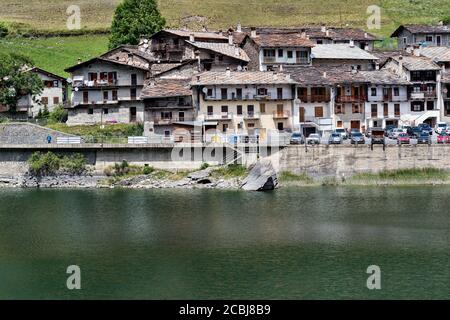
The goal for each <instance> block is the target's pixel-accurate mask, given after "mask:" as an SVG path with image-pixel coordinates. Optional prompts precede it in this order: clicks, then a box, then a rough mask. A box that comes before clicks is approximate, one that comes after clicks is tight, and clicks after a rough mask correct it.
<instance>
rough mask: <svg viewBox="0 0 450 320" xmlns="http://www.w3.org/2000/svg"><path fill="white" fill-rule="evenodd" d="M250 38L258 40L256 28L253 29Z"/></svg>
mask: <svg viewBox="0 0 450 320" xmlns="http://www.w3.org/2000/svg"><path fill="white" fill-rule="evenodd" d="M250 37H251V38H256V28H255V27H252V28H251V31H250Z"/></svg>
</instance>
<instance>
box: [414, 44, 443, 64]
mask: <svg viewBox="0 0 450 320" xmlns="http://www.w3.org/2000/svg"><path fill="white" fill-rule="evenodd" d="M420 54H421V55H422V56H424V57H427V58H430V59H431V60H433V61H435V62H450V48H449V47H422V48H420Z"/></svg>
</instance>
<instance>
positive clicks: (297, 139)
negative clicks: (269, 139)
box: [290, 132, 305, 144]
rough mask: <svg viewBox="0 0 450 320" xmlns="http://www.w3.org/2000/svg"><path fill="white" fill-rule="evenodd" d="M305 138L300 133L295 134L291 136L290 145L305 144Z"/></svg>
mask: <svg viewBox="0 0 450 320" xmlns="http://www.w3.org/2000/svg"><path fill="white" fill-rule="evenodd" d="M304 143H305V138H304V137H303V135H302V134H301V133H300V132H294V133H293V134H292V135H291V139H290V144H304Z"/></svg>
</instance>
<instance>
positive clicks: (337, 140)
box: [328, 132, 343, 144]
mask: <svg viewBox="0 0 450 320" xmlns="http://www.w3.org/2000/svg"><path fill="white" fill-rule="evenodd" d="M342 140H343V139H342V135H341V134H340V133H337V132H334V133H332V134H331V135H330V138H329V139H328V143H329V144H341V143H342Z"/></svg>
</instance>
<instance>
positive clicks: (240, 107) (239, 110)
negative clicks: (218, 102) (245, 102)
mask: <svg viewBox="0 0 450 320" xmlns="http://www.w3.org/2000/svg"><path fill="white" fill-rule="evenodd" d="M236 108H237V114H238V115H242V106H240V105H239V106H237V107H236Z"/></svg>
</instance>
